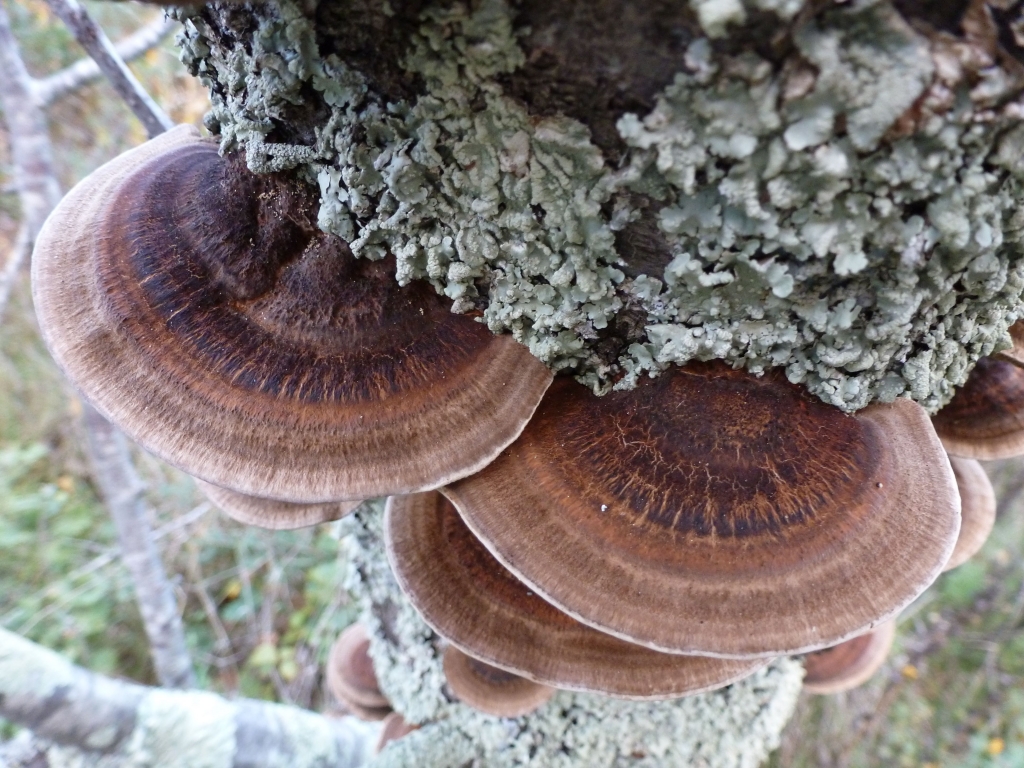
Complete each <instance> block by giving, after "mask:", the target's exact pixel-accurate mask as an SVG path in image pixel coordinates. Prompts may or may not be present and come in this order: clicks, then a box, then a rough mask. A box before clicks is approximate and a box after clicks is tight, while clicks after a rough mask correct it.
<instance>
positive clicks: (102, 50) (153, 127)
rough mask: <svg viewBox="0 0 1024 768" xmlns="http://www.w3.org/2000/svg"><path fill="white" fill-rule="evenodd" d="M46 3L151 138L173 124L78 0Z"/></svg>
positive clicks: (49, 0) (58, 0) (59, 0)
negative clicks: (90, 57)
mask: <svg viewBox="0 0 1024 768" xmlns="http://www.w3.org/2000/svg"><path fill="white" fill-rule="evenodd" d="M46 4H47V5H48V6H49V7H50V10H52V11H53V12H54V13H55V14H57V16H59V17H60V19H61V21H63V22H64V24H65V25H67V27H68V29H69V30H71V34H73V35H74V36H75V39H76V40H77V41H78V42H79V44H80V45H81V46H82V47H83V48H85V50H86V52H87V53H88V54H89V55H90V56H92V58H93V60H94V61H95V62H96V64H97V65H98V66H99V68H100V71H102V72H103V74H104V75H105V76H106V77H107V79H108V80H109V81H110V84H111V85H112V86H113V87H114V90H115V91H117V94H118V95H119V96H120V97H121V98H122V99H124V101H125V103H126V104H127V105H128V108H129V109H131V111H132V112H133V113H134V114H135V116H136V117H137V118H139V120H140V121H141V122H142V124H143V126H145V128H146V132H147V133H148V134H149V136H150V138H152V137H153V136H157V135H159V134H161V133H163V132H164V131H166V130H168V129H170V128H172V127H174V123H173V121H172V120H171V118H170V117H168V116H167V113H166V112H164V111H163V110H162V109H161V108H160V106H159V105H158V104H157V103H156V102H155V101H153V99H152V97H150V95H149V94H148V93H146V89H145V88H143V87H142V84H141V83H140V82H139V81H138V80H137V79H136V78H135V75H133V74H132V72H131V70H130V69H128V66H127V65H126V64H125V63H124V61H123V60H122V59H121V57H120V56H119V55H118V53H117V51H116V50H115V48H114V44H113V43H111V42H110V40H109V38H107V36H106V35H105V34H104V33H103V30H102V29H100V27H99V25H98V24H97V23H96V22H95V21H94V20H93V18H92V17H91V16H90V15H89V14H88V13H87V12H86V10H85V8H83V7H82V6H81V4H80V3H79V2H78V0H46Z"/></svg>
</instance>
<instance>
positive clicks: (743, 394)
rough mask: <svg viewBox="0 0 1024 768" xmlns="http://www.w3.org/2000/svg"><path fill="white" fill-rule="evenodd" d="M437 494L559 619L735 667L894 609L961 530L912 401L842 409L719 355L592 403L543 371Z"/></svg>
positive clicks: (941, 460)
mask: <svg viewBox="0 0 1024 768" xmlns="http://www.w3.org/2000/svg"><path fill="white" fill-rule="evenodd" d="M444 493H445V495H447V496H448V497H449V498H450V499H451V500H452V502H453V503H454V504H455V506H456V508H457V509H458V510H459V512H460V513H461V514H462V516H463V518H464V519H465V521H466V523H467V525H468V526H469V528H470V529H471V530H472V531H473V533H474V534H475V535H476V536H477V537H478V538H479V539H480V540H481V541H483V542H484V544H485V545H486V546H487V547H488V549H489V550H490V551H491V552H492V553H493V554H494V555H495V557H496V558H497V559H498V560H499V561H500V562H501V563H502V564H503V565H504V566H505V567H507V568H508V569H509V570H510V571H512V572H513V573H514V574H515V575H516V576H517V577H518V578H520V579H521V580H522V581H524V582H525V583H526V584H528V585H529V586H530V587H531V588H533V589H535V590H536V591H537V592H538V593H539V594H540V595H541V596H543V597H544V598H545V599H546V600H548V601H549V602H551V603H553V604H555V605H556V606H558V607H559V608H560V609H562V610H563V611H565V612H566V613H568V614H569V615H571V616H573V617H574V618H577V619H579V620H580V621H582V622H584V623H586V624H590V625H591V626H594V627H596V628H598V629H600V630H602V631H605V632H609V633H612V634H615V635H617V636H619V637H622V638H625V639H627V640H630V641H632V642H636V643H640V644H643V645H646V646H648V647H651V648H655V649H658V650H663V651H668V652H677V653H685V654H697V655H707V656H720V657H733V658H745V657H767V656H777V655H782V654H791V653H800V652H804V651H809V650H815V649H817V648H822V647H825V646H829V645H834V644H836V643H838V642H841V641H843V640H845V639H847V638H849V637H853V636H855V635H857V634H859V633H862V632H864V631H866V630H868V629H870V628H871V627H873V626H875V625H877V624H878V623H879V622H882V621H885V620H887V619H888V618H890V617H892V616H894V615H896V614H897V613H898V612H899V611H900V610H901V609H902V608H903V607H905V606H906V605H907V604H909V603H910V602H911V601H912V600H913V599H914V598H915V597H917V596H918V595H919V594H920V593H921V592H922V591H923V590H924V589H925V588H926V587H927V586H928V585H929V584H930V583H931V582H932V581H933V580H934V579H935V577H936V576H937V575H938V574H939V572H940V571H941V569H942V567H943V565H945V563H946V561H947V560H948V559H949V555H950V553H951V552H952V550H953V545H954V543H955V541H956V536H957V531H958V530H959V523H960V514H959V511H960V510H959V508H960V503H959V495H958V494H957V490H956V484H955V481H954V478H953V473H952V471H951V469H950V466H949V461H948V460H947V459H946V454H945V453H944V452H943V450H942V446H941V444H940V443H939V440H938V438H937V437H936V436H935V432H934V431H933V430H932V428H931V424H930V423H929V421H928V417H927V415H926V413H925V412H924V410H923V409H922V408H921V407H920V406H919V405H917V404H916V403H914V402H912V401H910V400H905V399H900V400H897V401H895V402H893V403H891V404H882V405H872V406H869V407H868V408H865V409H864V410H862V411H860V412H859V413H857V414H856V416H849V415H846V414H844V413H842V412H841V411H840V410H838V409H837V408H835V407H832V406H828V405H825V404H824V403H822V402H821V401H819V400H817V399H816V398H814V397H812V396H810V395H809V394H808V393H807V392H806V390H804V389H803V388H801V387H799V386H797V385H793V384H791V383H789V382H788V381H787V380H786V379H785V377H784V375H783V374H781V372H779V371H777V370H776V371H772V372H769V373H768V374H766V375H765V376H764V377H762V378H756V377H754V376H752V375H751V374H749V373H746V372H743V371H736V370H732V369H730V368H728V367H726V366H724V365H722V364H720V363H711V364H704V363H701V364H691V365H688V366H686V367H681V368H674V369H672V370H671V371H668V372H666V373H665V374H663V375H662V376H661V377H659V378H657V379H654V380H650V379H649V380H647V381H645V382H643V383H642V384H641V385H640V386H638V387H637V388H636V389H635V390H632V391H626V392H612V393H611V394H609V395H606V396H604V397H601V398H598V397H595V396H593V395H592V394H591V393H590V392H589V391H588V390H586V389H585V388H583V387H581V386H580V385H578V384H576V383H575V382H573V381H570V380H562V379H559V380H558V381H556V382H555V384H554V385H552V387H551V389H550V390H549V391H548V394H547V395H546V396H545V398H544V400H543V401H542V402H541V405H540V407H539V408H538V409H537V412H536V414H535V415H534V418H533V419H532V420H531V422H530V424H529V425H528V426H527V428H526V430H524V432H523V434H522V435H521V436H520V438H519V439H518V440H517V441H516V442H515V443H513V444H512V445H511V446H510V447H509V449H508V450H506V451H505V452H503V453H502V455H501V456H500V457H499V458H498V459H496V460H495V461H494V462H493V463H491V464H490V465H489V466H488V467H486V468H485V469H484V470H482V471H481V472H479V473H478V474H476V475H473V476H472V477H469V478H466V479H463V480H460V481H458V482H456V483H453V484H452V485H450V486H448V487H447V488H446V489H445V491H444ZM879 564H884V567H879Z"/></svg>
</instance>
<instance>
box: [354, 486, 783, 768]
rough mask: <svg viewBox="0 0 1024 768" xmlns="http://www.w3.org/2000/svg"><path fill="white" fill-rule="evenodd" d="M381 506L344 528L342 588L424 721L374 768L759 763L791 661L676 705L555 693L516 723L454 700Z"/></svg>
mask: <svg viewBox="0 0 1024 768" xmlns="http://www.w3.org/2000/svg"><path fill="white" fill-rule="evenodd" d="M381 507H382V505H381V504H380V503H379V502H374V503H369V504H364V505H363V506H361V507H360V508H359V509H358V510H357V511H356V512H355V513H353V514H352V515H350V516H349V517H348V518H345V519H344V520H343V521H342V523H341V531H342V533H343V535H344V537H345V538H344V539H343V546H344V549H345V553H346V556H347V560H348V563H349V576H348V580H347V583H346V587H347V588H348V589H349V590H350V591H351V592H352V594H354V595H355V596H356V597H357V599H358V600H359V601H360V604H361V606H362V618H361V620H362V621H363V622H364V623H365V624H366V625H367V628H368V630H369V633H370V636H371V645H370V655H371V657H372V658H373V661H374V668H375V670H376V672H377V677H378V680H379V682H380V686H381V690H382V691H383V692H384V694H385V695H386V696H387V697H388V698H389V699H390V700H391V702H392V704H393V706H394V707H395V709H396V711H398V712H399V713H400V714H401V715H402V716H403V717H404V718H405V719H406V720H407V721H409V722H414V723H422V724H423V727H422V728H421V729H420V730H418V731H416V732H414V733H412V734H410V735H409V736H406V737H404V738H403V739H401V740H399V741H398V742H395V743H394V744H392V745H389V746H388V747H387V748H386V749H385V750H384V751H383V752H382V753H381V755H380V756H379V757H378V758H377V759H376V760H374V761H373V762H372V763H371V764H370V765H371V768H414V767H415V768H422V767H423V766H435V765H469V766H474V767H475V768H482V767H483V766H486V767H487V768H521V767H524V766H530V767H531V768H576V767H577V766H580V765H606V766H621V767H623V768H625V767H626V766H630V767H635V768H640V767H645V768H655V767H657V768H666V767H667V766H687V765H704V766H707V767H708V768H740V767H743V768H748V767H749V768H756V766H758V765H760V764H761V763H762V761H763V760H764V759H765V758H766V757H767V755H768V753H769V752H770V751H771V750H772V749H774V748H775V747H776V746H778V743H779V735H780V733H781V731H782V728H783V726H784V725H785V723H786V722H787V721H788V719H789V717H790V715H791V714H792V712H793V708H794V707H795V706H796V700H797V696H798V694H799V691H800V685H801V680H802V677H803V669H802V667H801V666H800V664H799V663H797V662H795V661H793V660H790V659H783V660H779V661H776V662H774V663H772V664H771V665H769V666H768V667H767V668H765V669H764V670H762V671H760V672H758V673H756V674H754V675H752V676H751V677H749V678H747V679H746V680H743V681H741V682H739V683H735V684H733V685H731V686H729V687H727V688H724V689H721V690H719V691H715V692H713V693H707V694H702V695H698V696H690V697H687V698H683V699H677V700H674V701H663V702H629V701H621V700H616V699H611V698H608V697H604V696H596V695H588V694H576V693H569V692H559V693H557V694H556V695H555V697H554V698H553V699H552V700H551V701H550V702H549V703H548V704H546V705H544V706H543V707H542V708H540V709H539V710H537V711H536V712H534V713H532V714H530V715H527V716H525V717H520V718H514V719H512V718H497V717H490V716H488V715H484V714H481V713H479V712H477V711H475V710H473V709H471V708H469V707H467V706H465V705H463V704H461V703H459V702H458V701H456V700H455V699H454V698H453V697H452V696H451V695H450V694H449V692H448V691H447V689H446V687H445V683H444V672H443V670H442V666H441V652H442V650H443V644H444V641H443V640H442V639H441V638H440V637H438V636H437V635H436V634H435V633H434V632H433V631H432V630H431V629H430V628H429V627H428V626H427V625H426V624H425V623H424V622H423V620H422V619H421V618H420V617H419V615H418V614H417V613H416V611H415V609H414V608H413V607H412V605H411V604H410V603H409V602H408V601H407V600H406V599H405V597H404V595H402V593H401V590H400V589H399V587H398V583H397V582H396V581H395V578H394V576H393V575H392V573H391V571H390V569H389V568H388V567H387V565H386V563H385V561H384V558H383V557H382V556H381V550H382V549H383V540H382V530H381V528H382V515H381Z"/></svg>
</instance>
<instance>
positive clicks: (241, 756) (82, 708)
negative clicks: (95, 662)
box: [0, 629, 380, 768]
mask: <svg viewBox="0 0 1024 768" xmlns="http://www.w3.org/2000/svg"><path fill="white" fill-rule="evenodd" d="M0 717H3V718H5V719H7V720H10V721H11V722H13V723H17V724H19V725H23V726H25V727H26V728H29V729H30V730H31V731H32V732H33V733H34V734H35V735H36V736H37V737H40V738H42V739H45V740H47V741H51V742H54V743H56V744H60V745H65V746H69V747H74V748H75V749H76V750H78V751H80V752H81V753H83V754H85V755H103V756H104V757H105V760H104V761H103V765H104V766H109V768H115V767H120V766H123V767H124V768H129V767H130V766H155V765H169V764H173V765H197V766H198V765H203V766H225V767H227V766H231V768H265V767H267V766H284V765H287V766H289V768H323V766H331V767H332V768H355V766H360V765H363V764H364V763H365V762H366V761H367V760H368V759H369V758H370V757H371V755H372V754H373V748H374V745H375V743H376V741H377V738H378V736H379V730H380V726H379V724H369V723H362V722H360V721H358V720H355V719H354V718H350V717H346V718H338V719H331V718H326V717H324V716H322V715H317V714H315V713H313V712H307V711H305V710H302V709H298V708H296V707H288V706H284V705H281V704H271V703H269V702H265V701H254V700H251V699H237V700H233V701H228V700H227V699H224V698H222V697H220V696H217V695H215V694H212V693H207V692H203V691H168V690H164V689H160V688H148V687H146V686H142V685H136V684H133V683H127V682H123V681H120V680H112V679H110V678H107V677H103V676H102V675H97V674H94V673H92V672H88V671H86V670H84V669H82V668H80V667H76V666H74V665H73V664H71V663H70V662H68V661H67V660H65V659H64V658H63V657H62V656H60V655H59V654H57V653H54V652H53V651H49V650H46V649H45V648H42V647H41V646H38V645H36V644H35V643H31V642H29V641H28V640H25V639H24V638H21V637H19V636H18V635H16V634H14V633H13V632H8V631H7V630H4V629H0ZM2 757H3V753H2V752H0V758H2Z"/></svg>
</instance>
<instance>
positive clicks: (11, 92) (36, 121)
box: [0, 2, 60, 243]
mask: <svg viewBox="0 0 1024 768" xmlns="http://www.w3.org/2000/svg"><path fill="white" fill-rule="evenodd" d="M0 108H2V109H3V114H4V119H5V120H6V122H7V128H8V131H7V135H8V136H9V137H10V138H9V140H10V142H11V159H12V162H13V166H14V168H13V178H14V184H15V187H16V189H17V192H18V195H19V197H20V199H21V216H22V222H23V223H24V225H25V226H26V227H27V231H28V238H29V242H30V243H34V242H35V238H36V234H37V233H38V232H39V228H40V227H42V225H43V221H44V220H45V219H46V217H47V216H48V215H49V214H50V211H52V210H53V207H54V206H55V205H57V203H58V202H59V201H60V185H59V184H58V182H57V170H56V166H55V165H54V162H53V150H52V148H51V146H50V135H49V133H48V131H47V127H46V116H45V115H44V114H43V112H42V111H41V110H40V109H38V108H37V107H36V104H35V101H34V100H33V98H32V77H31V76H30V75H29V73H28V70H27V69H25V63H24V62H23V61H22V59H21V54H20V53H19V52H18V43H17V41H16V40H15V39H14V33H13V32H12V31H11V23H10V19H9V18H8V16H7V10H6V8H5V7H4V5H3V3H2V2H0Z"/></svg>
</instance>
